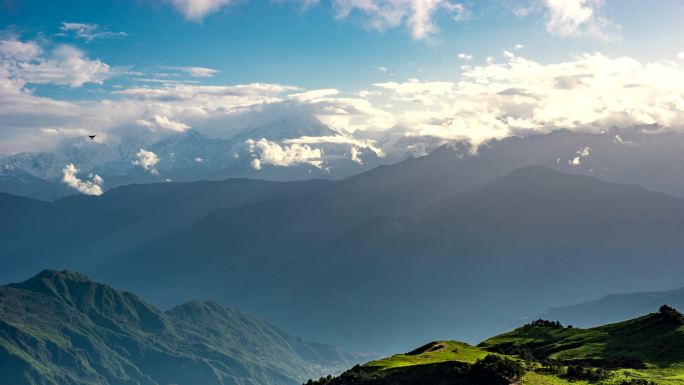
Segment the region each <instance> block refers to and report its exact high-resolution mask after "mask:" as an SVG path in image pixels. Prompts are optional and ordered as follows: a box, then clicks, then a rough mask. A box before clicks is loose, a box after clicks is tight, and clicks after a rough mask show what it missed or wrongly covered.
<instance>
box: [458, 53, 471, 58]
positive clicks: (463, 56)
mask: <svg viewBox="0 0 684 385" xmlns="http://www.w3.org/2000/svg"><path fill="white" fill-rule="evenodd" d="M458 58H459V59H461V60H473V55H471V54H469V53H465V52H461V53H459V54H458Z"/></svg>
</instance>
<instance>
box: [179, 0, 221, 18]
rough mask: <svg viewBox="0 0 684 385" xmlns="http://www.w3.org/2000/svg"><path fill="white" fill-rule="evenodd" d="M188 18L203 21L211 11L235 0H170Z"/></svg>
mask: <svg viewBox="0 0 684 385" xmlns="http://www.w3.org/2000/svg"><path fill="white" fill-rule="evenodd" d="M168 1H169V2H170V3H171V5H173V6H174V7H175V8H176V10H177V11H178V12H180V13H181V14H182V15H183V16H185V18H186V19H188V20H192V21H201V20H202V19H204V18H205V17H206V16H207V15H209V14H210V13H213V12H216V11H218V10H219V9H221V8H223V7H225V6H227V5H230V4H232V3H233V0H168Z"/></svg>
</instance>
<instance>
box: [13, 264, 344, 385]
mask: <svg viewBox="0 0 684 385" xmlns="http://www.w3.org/2000/svg"><path fill="white" fill-rule="evenodd" d="M356 359H357V357H355V356H352V355H349V354H346V353H343V352H341V351H339V350H338V349H336V348H333V347H331V346H327V345H323V344H317V343H311V342H308V341H305V340H302V339H301V338H298V337H293V336H291V335H289V334H288V333H286V332H284V331H282V330H281V329H279V328H277V327H275V326H274V325H272V324H270V323H268V322H265V321H262V320H260V319H258V318H255V317H251V316H248V315H245V314H242V313H240V312H238V311H236V310H233V309H231V308H228V307H225V306H223V305H220V304H218V303H215V302H198V301H193V302H188V303H185V304H182V305H179V306H176V307H174V308H173V309H171V310H169V311H167V312H161V311H159V310H157V309H156V308H155V307H153V306H151V305H149V304H147V303H145V302H144V301H142V300H140V299H139V298H138V297H136V296H135V295H133V294H131V293H126V292H120V291H117V290H114V289H112V288H111V287H109V286H106V285H102V284H99V283H95V282H92V281H90V280H89V279H88V278H87V277H85V276H83V275H80V274H78V273H74V272H70V271H62V272H57V271H49V270H46V271H43V272H41V273H40V274H38V275H37V276H35V277H33V278H31V279H29V280H27V281H24V282H22V283H18V284H11V285H7V286H0V373H1V374H0V382H2V383H7V384H13V385H23V384H55V385H57V384H59V385H65V384H66V385H71V384H108V385H112V384H130V385H137V384H140V385H142V384H150V385H156V384H178V385H182V384H187V385H196V384H198V383H201V384H209V385H210V384H217V385H218V384H220V385H224V384H255V385H256V384H259V385H262V384H298V383H301V381H302V380H303V379H305V378H308V377H310V376H312V375H317V374H322V373H335V372H337V371H339V370H340V369H342V368H344V367H347V366H349V365H353V363H354V362H355V360H356Z"/></svg>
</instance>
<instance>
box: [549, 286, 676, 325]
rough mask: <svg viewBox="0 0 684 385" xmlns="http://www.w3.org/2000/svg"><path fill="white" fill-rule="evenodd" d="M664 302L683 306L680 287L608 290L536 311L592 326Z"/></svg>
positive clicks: (636, 313)
mask: <svg viewBox="0 0 684 385" xmlns="http://www.w3.org/2000/svg"><path fill="white" fill-rule="evenodd" d="M661 303H667V304H670V305H672V306H674V307H675V308H678V309H684V288H678V289H673V290H666V291H652V292H643V293H624V294H611V295H607V296H605V297H603V298H600V299H597V300H594V301H589V302H582V303H578V304H574V305H569V306H562V307H553V308H550V309H549V310H548V311H546V312H544V313H542V314H540V315H539V317H542V318H548V319H557V320H560V321H561V322H563V323H567V324H572V325H578V326H581V327H592V326H596V325H601V324H605V323H612V322H617V321H618V320H620V319H626V318H631V317H636V316H637V315H639V314H643V313H644V310H645V309H653V308H654V307H655V306H658V304H661Z"/></svg>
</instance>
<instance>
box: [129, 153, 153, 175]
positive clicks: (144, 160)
mask: <svg viewBox="0 0 684 385" xmlns="http://www.w3.org/2000/svg"><path fill="white" fill-rule="evenodd" d="M131 163H132V164H134V165H136V166H140V167H142V168H143V169H144V170H145V171H147V172H149V173H151V174H155V175H156V174H159V171H157V168H156V167H155V166H156V165H157V163H159V157H158V156H157V154H155V153H154V152H152V151H147V150H144V149H142V148H141V149H140V150H138V152H137V153H136V154H135V159H134V160H132V161H131Z"/></svg>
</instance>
